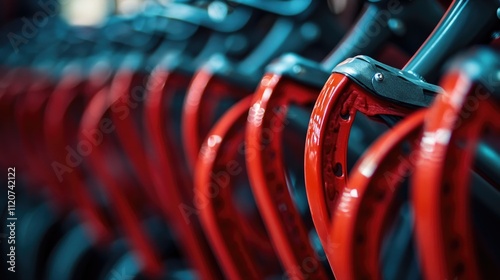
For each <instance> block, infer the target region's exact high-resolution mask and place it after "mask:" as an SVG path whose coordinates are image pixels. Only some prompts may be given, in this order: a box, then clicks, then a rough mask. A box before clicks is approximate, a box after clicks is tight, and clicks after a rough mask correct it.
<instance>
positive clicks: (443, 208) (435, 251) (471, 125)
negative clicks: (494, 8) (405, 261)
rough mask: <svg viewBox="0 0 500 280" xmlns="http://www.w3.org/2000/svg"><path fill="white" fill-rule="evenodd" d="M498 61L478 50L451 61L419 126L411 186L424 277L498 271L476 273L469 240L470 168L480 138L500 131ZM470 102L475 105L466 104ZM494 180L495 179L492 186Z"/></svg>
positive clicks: (473, 248)
mask: <svg viewBox="0 0 500 280" xmlns="http://www.w3.org/2000/svg"><path fill="white" fill-rule="evenodd" d="M499 61H500V60H499V56H498V53H494V52H492V51H491V50H486V49H480V50H476V52H475V53H473V55H469V56H468V57H466V59H465V60H464V61H461V63H458V65H455V68H454V69H452V71H450V72H449V73H448V74H447V75H446V76H445V78H444V79H443V82H442V84H441V85H442V86H443V88H444V89H445V90H446V94H442V95H441V96H439V97H438V98H437V99H436V101H435V103H434V104H433V106H432V107H431V108H430V109H429V113H428V114H427V117H426V119H425V124H424V125H423V136H422V139H421V143H420V149H419V153H418V159H417V162H416V167H415V173H414V176H413V180H412V182H413V188H412V189H413V201H414V205H415V219H416V221H415V223H416V233H417V240H418V245H419V250H420V252H421V256H422V258H421V261H422V265H423V271H424V275H425V276H426V277H428V278H429V279H431V278H432V279H434V278H436V277H439V278H448V279H453V278H464V279H479V278H482V277H486V278H490V277H492V276H493V275H495V274H496V275H498V268H497V267H494V269H495V270H497V271H496V272H495V274H490V273H491V272H487V274H482V273H481V272H483V273H485V272H484V270H483V271H481V269H480V264H481V263H480V262H479V261H478V253H477V252H476V251H477V249H476V245H475V242H474V233H473V228H474V226H473V223H472V217H471V216H472V215H471V207H470V192H471V188H472V187H474V186H473V185H472V183H471V172H470V170H471V169H472V168H474V165H475V164H474V156H475V154H476V153H477V152H476V149H477V147H478V145H479V140H480V138H481V137H482V136H485V135H489V136H492V137H494V138H493V139H498V138H499V136H500V122H498V120H499V118H500V99H499V96H498V77H497V76H494V75H496V74H495V73H498V70H499V69H500V63H499ZM457 66H458V67H457ZM475 67H477V68H475ZM473 69H476V70H473ZM474 71H476V72H474ZM491 87H493V91H490V90H489V89H490V88H491ZM471 102H473V103H474V104H476V105H477V106H474V107H470V104H471ZM471 108H473V109H471ZM495 141H497V140H495ZM497 143H498V142H497ZM483 156H484V155H483ZM491 164H494V163H491ZM492 168H493V173H495V172H497V171H498V166H496V170H494V169H495V167H492ZM474 169H477V168H474ZM485 175H487V174H485ZM490 182H492V183H493V181H490ZM499 184H500V183H499V182H498V181H497V182H495V183H494V186H496V188H497V191H498V189H499V187H500V186H499ZM476 187H477V186H476ZM495 207H496V205H495ZM424 256H425V257H424Z"/></svg>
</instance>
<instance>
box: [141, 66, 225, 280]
mask: <svg viewBox="0 0 500 280" xmlns="http://www.w3.org/2000/svg"><path fill="white" fill-rule="evenodd" d="M189 78H190V77H189V76H187V75H183V74H181V73H177V72H171V71H168V70H165V69H162V68H161V67H157V69H156V70H155V71H153V73H152V74H151V77H150V79H149V83H148V94H147V96H148V97H147V99H146V104H145V111H144V113H145V116H144V117H145V125H146V131H147V134H148V136H149V138H150V142H151V156H150V159H149V168H150V171H151V175H152V178H153V183H154V186H155V190H156V193H157V195H158V198H159V200H160V205H161V206H162V211H163V214H164V215H165V216H166V218H167V219H168V220H169V221H170V225H172V226H173V227H174V229H175V231H176V232H177V234H178V239H179V240H180V242H181V246H182V248H183V253H184V254H185V256H186V257H187V259H188V260H189V261H190V262H191V263H192V265H193V267H194V268H196V270H197V271H198V272H199V274H200V275H203V278H204V279H220V278H221V277H222V275H221V272H220V270H219V268H218V265H217V263H216V262H215V259H214V256H213V254H212V252H211V249H210V248H209V246H208V243H207V241H206V239H205V236H204V235H203V232H202V229H201V227H200V223H199V219H198V216H197V215H195V214H196V213H194V212H197V210H196V208H195V205H193V203H194V202H193V199H192V198H193V191H192V186H193V185H192V184H193V182H192V179H191V178H190V177H189V173H188V171H187V170H184V169H185V168H183V167H184V166H183V164H182V163H183V162H184V158H182V153H179V149H178V144H177V143H176V141H175V140H174V139H173V138H174V136H175V135H176V133H178V132H177V131H176V129H175V128H174V127H173V124H174V121H175V117H174V116H173V115H172V112H171V111H172V108H173V106H174V104H173V98H174V95H175V94H178V92H179V91H181V92H183V91H184V90H185V89H186V88H187V86H188V84H189ZM192 209H195V211H194V212H193V211H192Z"/></svg>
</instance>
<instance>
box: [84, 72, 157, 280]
mask: <svg viewBox="0 0 500 280" xmlns="http://www.w3.org/2000/svg"><path fill="white" fill-rule="evenodd" d="M131 77H133V74H132V73H131V72H129V71H127V70H124V71H123V72H121V76H118V77H116V76H115V77H114V80H113V84H114V85H112V86H111V89H109V88H103V89H102V90H101V91H99V92H97V93H96V94H95V96H93V97H92V99H91V100H90V102H89V104H88V106H87V108H86V110H85V112H84V114H83V116H82V120H81V123H80V129H79V135H78V137H79V141H80V143H83V142H84V141H87V142H88V140H87V134H88V133H90V132H91V131H96V130H97V131H103V134H104V137H103V140H102V141H101V143H100V144H99V145H94V146H92V149H91V151H90V152H89V153H88V154H87V155H86V156H85V157H84V162H86V163H87V166H88V167H89V168H90V170H91V172H93V174H94V175H95V177H96V178H97V180H98V181H100V182H101V183H102V187H103V188H104V190H105V192H106V194H107V196H108V197H109V203H110V205H111V207H113V209H114V211H115V213H116V215H117V218H118V221H119V223H120V224H121V226H122V228H123V230H124V231H125V235H126V236H127V237H128V239H129V241H130V242H131V245H132V247H133V249H134V250H135V251H136V253H137V254H138V256H139V257H140V260H141V263H142V267H143V268H144V271H145V273H146V274H148V275H150V276H153V277H159V275H161V274H162V273H163V267H162V264H161V262H160V260H159V258H158V255H157V252H156V249H155V248H154V246H153V244H152V243H151V240H149V237H148V236H147V234H146V233H145V232H144V229H143V228H142V227H141V226H140V225H141V220H140V217H139V215H138V213H139V209H141V208H142V207H144V206H145V205H146V206H147V204H144V202H145V201H147V200H146V199H145V194H144V190H143V189H140V188H139V186H140V184H139V183H138V182H137V181H136V178H135V177H134V176H133V175H134V174H133V172H130V169H129V168H128V166H126V162H125V161H128V158H127V157H126V156H124V152H123V151H121V150H120V149H119V147H120V144H118V143H117V142H116V140H117V139H118V138H119V137H120V136H121V137H123V135H124V134H125V133H124V134H122V135H119V133H118V132H117V131H118V128H119V127H120V128H121V129H127V124H131V125H134V120H132V118H133V117H134V115H133V114H132V113H131V112H130V111H131V110H133V109H135V108H131V107H123V104H124V103H123V102H127V99H125V100H120V99H119V98H120V96H121V94H129V93H130V91H131V90H132V88H133V87H131V88H128V87H127V86H130V84H131V82H130V81H131ZM116 83H118V84H116ZM121 83H123V84H121ZM116 90H123V91H125V93H121V92H118V93H114V94H113V93H112V92H110V91H116ZM122 109H123V110H122ZM113 111H114V112H113ZM118 113H121V115H119V116H116V115H115V116H113V114H118ZM122 117H123V118H122ZM116 118H118V122H116V123H115V122H114V121H115V120H116ZM130 128H131V129H133V126H131V127H130ZM115 130H116V131H115ZM131 133H133V131H132V132H131ZM119 140H122V141H119V143H123V139H119ZM132 141H133V140H132ZM132 141H131V142H132ZM140 147H142V146H140ZM140 147H137V148H140ZM125 152H127V151H125ZM146 166H147V165H146ZM146 187H149V188H151V187H152V185H149V186H146ZM151 191H152V190H151ZM149 195H154V194H153V193H149ZM154 201H156V199H155V200H154ZM154 201H153V202H154Z"/></svg>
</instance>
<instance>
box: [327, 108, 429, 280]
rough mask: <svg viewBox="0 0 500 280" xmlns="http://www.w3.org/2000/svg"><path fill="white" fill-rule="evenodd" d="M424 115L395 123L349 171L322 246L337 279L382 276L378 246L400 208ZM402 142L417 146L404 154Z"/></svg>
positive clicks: (421, 113)
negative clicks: (399, 194)
mask: <svg viewBox="0 0 500 280" xmlns="http://www.w3.org/2000/svg"><path fill="white" fill-rule="evenodd" d="M425 113H426V110H425V109H424V110H421V111H419V112H416V113H414V114H411V115H410V116H408V117H407V118H406V119H405V120H403V121H401V122H400V123H398V125H396V126H395V127H394V128H392V129H391V130H390V131H389V132H387V133H386V134H384V135H383V136H382V137H381V138H379V139H378V140H377V141H376V142H375V143H374V144H373V145H372V146H371V147H370V148H369V149H368V150H367V151H366V152H365V154H364V155H363V157H362V158H361V159H359V161H358V163H357V164H356V166H355V167H354V168H353V169H352V170H351V174H350V178H349V184H348V186H347V187H346V188H345V189H344V190H343V193H341V197H340V198H339V202H338V204H337V207H336V208H335V210H334V211H333V222H332V225H331V227H330V231H329V233H330V235H329V237H328V238H329V239H328V242H329V243H328V246H327V247H325V251H326V253H327V255H328V259H329V260H330V262H331V264H332V268H333V270H334V271H335V276H336V277H338V278H339V279H364V278H366V277H370V278H373V279H382V273H381V270H380V263H381V259H380V256H379V255H380V251H381V244H382V241H383V237H384V234H386V233H387V226H388V225H389V224H390V222H391V221H392V220H393V218H394V215H395V213H397V210H398V207H397V206H398V204H399V203H398V201H397V200H396V193H397V191H398V189H399V188H400V187H401V185H402V184H403V182H404V179H405V177H406V176H408V175H409V174H411V172H413V166H414V164H415V162H414V161H415V159H416V156H417V155H418V144H419V139H420V138H419V136H420V133H421V130H422V124H423V121H424V117H425ZM404 144H409V146H410V147H412V148H417V149H412V150H411V151H410V153H407V152H405V151H404V150H403V145H404ZM426 258H427V255H426ZM429 279H431V278H429Z"/></svg>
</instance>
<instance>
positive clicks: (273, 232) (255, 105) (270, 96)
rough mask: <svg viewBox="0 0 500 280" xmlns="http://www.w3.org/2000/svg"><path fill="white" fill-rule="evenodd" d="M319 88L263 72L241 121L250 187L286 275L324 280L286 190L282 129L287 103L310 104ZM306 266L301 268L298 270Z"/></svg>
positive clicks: (301, 221) (306, 230) (294, 206)
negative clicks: (263, 74)
mask: <svg viewBox="0 0 500 280" xmlns="http://www.w3.org/2000/svg"><path fill="white" fill-rule="evenodd" d="M318 92H319V89H316V88H314V87H310V86H304V85H301V84H300V83H299V82H294V81H292V80H290V79H287V78H285V77H282V76H279V75H276V74H266V75H265V76H264V77H263V78H262V80H261V83H260V85H259V87H258V88H257V91H256V92H255V94H254V95H253V98H252V104H251V107H250V110H249V113H248V118H247V122H246V137H245V139H246V145H247V146H246V149H247V154H246V164H247V170H248V175H249V179H250V185H251V187H252V191H253V194H254V196H255V199H256V202H257V205H258V207H259V210H260V213H261V216H262V218H263V220H264V222H265V224H266V228H267V230H268V232H269V235H270V237H271V239H272V241H273V243H274V246H275V248H276V252H277V253H278V254H279V257H280V260H281V261H282V264H283V267H284V268H285V271H286V272H287V275H288V277H291V278H293V279H306V278H312V279H328V276H327V275H328V274H327V273H326V271H325V270H324V268H323V267H322V264H321V262H320V260H319V259H318V258H317V256H316V253H315V251H314V249H313V248H312V245H311V242H310V239H309V230H310V229H308V228H307V226H306V225H305V224H304V221H303V220H302V217H301V214H300V213H299V211H298V210H297V208H296V205H295V202H294V201H293V198H292V197H291V193H290V192H289V191H288V187H287V185H288V182H287V178H286V175H285V173H284V172H283V170H285V166H284V165H285V163H284V162H283V152H284V151H283V149H282V141H283V130H284V129H285V122H286V120H285V118H286V113H287V108H288V106H289V105H290V104H296V105H310V104H313V103H314V101H315V100H316V97H317V95H318ZM304 263H307V265H308V266H307V267H303V266H304Z"/></svg>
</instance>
